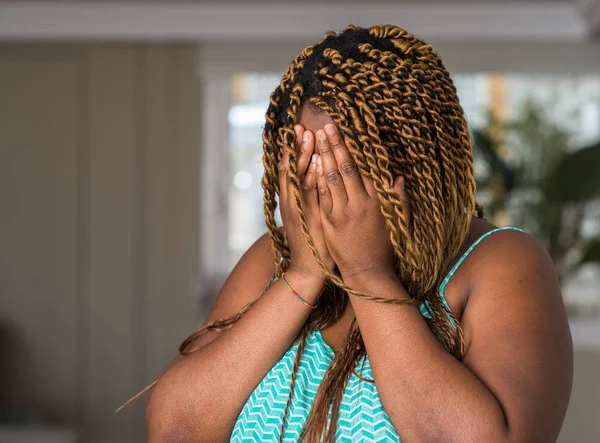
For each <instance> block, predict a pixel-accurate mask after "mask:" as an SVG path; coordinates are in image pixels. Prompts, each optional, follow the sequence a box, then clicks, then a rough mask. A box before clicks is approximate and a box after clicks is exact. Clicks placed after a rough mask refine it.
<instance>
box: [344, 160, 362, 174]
mask: <svg viewBox="0 0 600 443" xmlns="http://www.w3.org/2000/svg"><path fill="white" fill-rule="evenodd" d="M340 172H341V173H342V174H344V175H345V176H346V177H353V176H355V175H356V173H357V172H358V168H357V167H356V163H354V162H353V161H350V160H346V161H345V162H343V163H342V164H341V165H340Z"/></svg>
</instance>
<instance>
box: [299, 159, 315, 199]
mask: <svg viewBox="0 0 600 443" xmlns="http://www.w3.org/2000/svg"><path fill="white" fill-rule="evenodd" d="M318 156H319V154H313V155H312V157H311V160H310V164H309V165H308V170H307V171H306V175H305V176H304V180H303V181H302V196H303V198H304V201H305V202H306V204H307V207H309V208H312V207H314V206H315V205H317V204H318V202H319V200H318V196H317V157H318Z"/></svg>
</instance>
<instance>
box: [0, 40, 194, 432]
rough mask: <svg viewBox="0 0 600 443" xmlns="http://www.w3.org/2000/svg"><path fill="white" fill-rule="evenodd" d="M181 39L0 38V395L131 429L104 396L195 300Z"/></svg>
mask: <svg viewBox="0 0 600 443" xmlns="http://www.w3.org/2000/svg"><path fill="white" fill-rule="evenodd" d="M195 54H196V51H195V49H194V48H193V47H187V46H183V45H180V46H175V45H174V46H160V45H153V46H134V45H90V46H77V45H26V44H22V45H21V44H10V45H8V44H6V45H0V208H2V209H1V211H0V245H1V246H0V341H2V345H0V354H1V355H0V361H1V362H2V376H1V377H0V383H1V384H2V386H0V392H2V394H3V396H2V399H1V400H0V407H20V408H23V409H27V410H30V411H34V412H37V413H40V414H41V415H43V416H44V417H47V418H49V419H51V420H53V421H55V422H58V423H65V424H70V425H71V424H72V425H75V426H77V427H78V428H79V429H80V430H81V431H82V433H83V436H84V438H85V441H103V442H107V441H144V425H143V420H142V418H143V416H142V411H143V401H139V402H138V403H137V404H134V405H132V406H131V407H129V408H128V409H126V410H125V411H123V412H122V413H121V414H119V415H118V416H115V415H114V413H113V411H114V409H115V407H117V406H118V405H119V404H121V403H122V402H123V401H124V400H126V399H127V398H128V397H129V396H131V395H132V394H133V393H135V392H136V391H137V390H139V389H140V388H142V387H143V386H144V385H145V384H147V383H148V382H150V381H151V380H152V379H153V377H155V376H156V375H157V374H158V371H159V370H160V369H161V368H162V367H164V365H165V364H166V363H167V362H168V361H169V360H170V359H171V358H172V357H173V356H174V354H175V352H176V347H177V345H178V344H179V342H180V341H181V340H182V339H183V338H184V337H185V336H186V335H187V334H188V333H189V332H190V330H191V329H192V328H193V327H194V324H195V319H196V317H197V316H198V313H197V312H196V310H195V302H194V299H193V298H192V297H191V290H192V289H191V288H192V284H191V283H192V281H193V278H194V277H195V276H196V275H197V272H198V270H197V262H198V215H197V214H198V204H199V201H198V200H199V199H198V181H199V178H198V170H199V167H198V165H199V163H198V162H199V160H198V158H199V146H198V145H199V143H198V140H199V134H198V131H199V130H198V127H199V124H198V123H199V120H200V117H199V113H198V111H199V103H200V97H199V88H198V78H197V76H196V65H195Z"/></svg>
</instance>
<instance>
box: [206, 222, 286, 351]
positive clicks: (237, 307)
mask: <svg viewBox="0 0 600 443" xmlns="http://www.w3.org/2000/svg"><path fill="white" fill-rule="evenodd" d="M274 272H275V263H274V259H273V249H272V247H271V240H270V238H269V233H268V232H267V233H266V234H264V235H263V236H261V237H260V238H259V239H258V240H256V241H255V242H254V244H253V245H252V246H251V247H250V248H249V249H248V250H247V251H246V252H245V253H244V255H243V256H242V258H241V259H240V260H239V261H238V263H237V264H236V265H235V267H234V268H233V270H232V271H231V273H230V274H229V276H228V277H227V279H226V280H225V283H224V284H223V286H222V287H221V289H220V291H219V293H218V294H217V297H216V299H215V302H214V303H213V305H212V307H211V310H210V312H209V313H208V316H207V317H206V320H205V322H204V325H206V324H209V323H212V322H214V321H215V320H221V319H225V318H227V317H230V316H232V315H234V314H236V313H238V312H240V311H241V310H242V309H243V308H244V307H245V306H246V305H247V304H248V303H251V302H252V301H254V300H256V299H257V298H259V297H260V296H261V295H262V293H263V292H264V290H265V288H266V287H267V285H268V284H269V282H270V281H271V279H272V278H273V274H274ZM217 336H218V332H212V331H207V332H206V333H203V334H202V335H201V336H200V337H199V338H198V339H196V341H195V342H194V347H196V346H203V345H205V344H207V343H210V342H211V341H212V340H214V339H215V338H216V337H217Z"/></svg>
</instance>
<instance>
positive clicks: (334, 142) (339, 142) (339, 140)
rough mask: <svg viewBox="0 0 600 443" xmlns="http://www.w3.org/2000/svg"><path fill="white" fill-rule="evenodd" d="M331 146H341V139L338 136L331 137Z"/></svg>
mask: <svg viewBox="0 0 600 443" xmlns="http://www.w3.org/2000/svg"><path fill="white" fill-rule="evenodd" d="M331 146H333V148H334V149H338V148H341V147H342V139H340V138H336V139H333V140H332V141H331Z"/></svg>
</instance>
